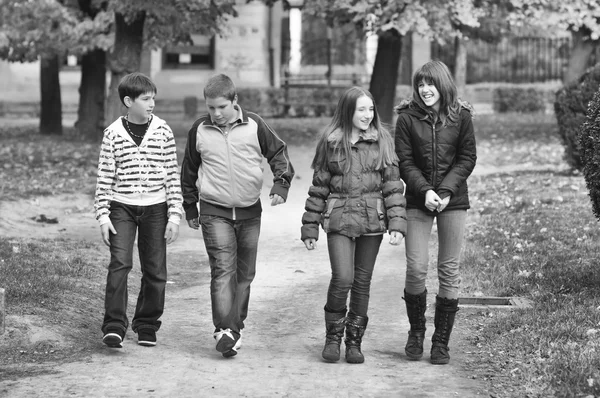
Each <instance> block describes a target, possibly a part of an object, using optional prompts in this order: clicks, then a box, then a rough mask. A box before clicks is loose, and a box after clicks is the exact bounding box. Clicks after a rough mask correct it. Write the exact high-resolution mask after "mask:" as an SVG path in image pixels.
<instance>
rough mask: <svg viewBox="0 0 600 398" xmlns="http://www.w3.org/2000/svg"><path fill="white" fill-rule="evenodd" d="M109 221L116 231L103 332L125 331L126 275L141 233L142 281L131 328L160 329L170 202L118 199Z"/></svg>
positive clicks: (111, 243)
mask: <svg viewBox="0 0 600 398" xmlns="http://www.w3.org/2000/svg"><path fill="white" fill-rule="evenodd" d="M110 221H111V222H112V224H113V226H114V228H115V230H116V231H117V233H116V235H115V234H112V233H111V234H110V263H109V265H108V276H107V278H106V295H105V300H104V310H105V313H104V322H103V324H102V331H103V332H104V333H106V330H107V329H108V328H109V327H117V328H119V329H121V330H123V331H124V332H125V331H126V330H127V328H128V326H129V321H128V319H127V295H128V293H127V277H128V275H129V272H130V271H131V269H132V268H133V245H134V242H135V235H136V233H137V234H138V254H139V257H140V267H141V270H142V283H141V287H140V292H139V294H138V299H137V305H136V308H135V314H134V316H133V321H132V325H131V328H132V329H133V331H134V332H137V330H138V329H141V328H151V329H154V330H158V329H159V328H160V324H161V322H160V321H159V318H160V317H161V316H162V314H163V310H164V306H165V286H166V283H167V243H166V240H165V237H164V236H165V229H166V227H167V204H166V203H159V204H156V205H152V206H132V205H126V204H123V203H119V202H112V203H111V205H110Z"/></svg>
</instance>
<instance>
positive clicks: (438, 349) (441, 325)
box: [431, 296, 458, 365]
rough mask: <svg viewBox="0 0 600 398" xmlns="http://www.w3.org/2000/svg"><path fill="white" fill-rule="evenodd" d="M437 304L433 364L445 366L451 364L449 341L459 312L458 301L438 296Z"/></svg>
mask: <svg viewBox="0 0 600 398" xmlns="http://www.w3.org/2000/svg"><path fill="white" fill-rule="evenodd" d="M435 299H436V303H435V320H434V323H435V332H434V333H433V337H432V338H431V343H432V345H431V363H432V364H434V365H445V364H447V363H448V362H450V354H448V351H450V349H449V348H448V341H449V340H450V333H452V326H454V317H455V316H456V312H457V311H458V299H447V298H442V297H440V296H436V298H435Z"/></svg>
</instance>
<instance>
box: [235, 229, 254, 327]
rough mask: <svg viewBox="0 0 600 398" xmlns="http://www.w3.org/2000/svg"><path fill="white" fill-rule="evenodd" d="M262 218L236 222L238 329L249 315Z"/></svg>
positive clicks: (236, 319) (236, 316)
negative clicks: (251, 285)
mask: <svg viewBox="0 0 600 398" xmlns="http://www.w3.org/2000/svg"><path fill="white" fill-rule="evenodd" d="M260 220H261V218H260V217H255V218H251V219H249V220H241V221H236V222H235V235H236V239H237V288H236V294H235V302H236V308H237V313H236V314H234V320H235V321H236V322H237V330H241V329H243V328H244V320H246V318H247V316H248V304H249V302H250V284H251V283H252V281H253V280H254V276H255V275H256V256H257V253H258V238H259V236H260ZM237 330H236V331H237Z"/></svg>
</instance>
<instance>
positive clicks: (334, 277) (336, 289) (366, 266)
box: [325, 233, 383, 316]
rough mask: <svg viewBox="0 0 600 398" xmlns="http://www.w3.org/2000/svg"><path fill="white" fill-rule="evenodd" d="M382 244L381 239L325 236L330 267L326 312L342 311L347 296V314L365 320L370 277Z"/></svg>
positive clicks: (379, 236)
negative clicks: (348, 302)
mask: <svg viewBox="0 0 600 398" xmlns="http://www.w3.org/2000/svg"><path fill="white" fill-rule="evenodd" d="M382 240H383V235H372V236H371V235H369V236H360V237H358V238H349V237H347V236H345V235H341V234H336V233H329V234H327V246H328V249H329V261H330V263H331V282H330V283H329V290H328V292H327V305H326V306H325V308H326V310H327V311H330V312H343V311H345V310H346V301H347V299H348V292H350V312H352V313H354V314H355V315H358V316H367V310H368V308H369V297H370V291H371V277H372V276H373V269H374V268H375V260H376V259H377V254H378V253H379V247H380V246H381V241H382Z"/></svg>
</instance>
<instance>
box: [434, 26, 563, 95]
mask: <svg viewBox="0 0 600 398" xmlns="http://www.w3.org/2000/svg"><path fill="white" fill-rule="evenodd" d="M466 45H467V83H469V84H472V83H481V82H511V83H527V82H544V81H552V80H561V79H562V77H563V74H564V71H565V68H566V67H567V64H568V60H569V54H570V49H571V39H570V38H568V37H564V38H546V37H515V38H505V39H502V40H501V41H499V42H498V43H486V42H484V41H481V40H470V41H468V42H467V43H466ZM431 57H432V58H436V59H440V60H441V61H443V62H445V63H446V64H447V65H448V66H449V68H450V69H451V70H452V71H453V70H454V46H453V45H440V44H437V43H432V45H431Z"/></svg>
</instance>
